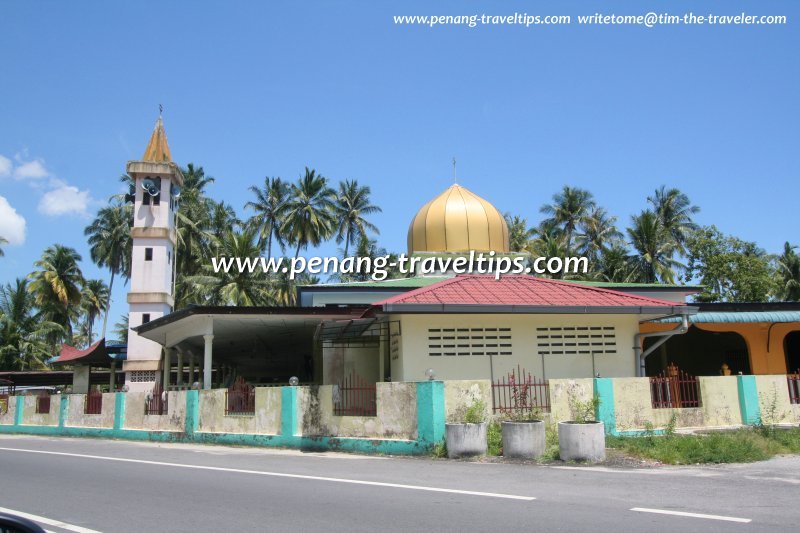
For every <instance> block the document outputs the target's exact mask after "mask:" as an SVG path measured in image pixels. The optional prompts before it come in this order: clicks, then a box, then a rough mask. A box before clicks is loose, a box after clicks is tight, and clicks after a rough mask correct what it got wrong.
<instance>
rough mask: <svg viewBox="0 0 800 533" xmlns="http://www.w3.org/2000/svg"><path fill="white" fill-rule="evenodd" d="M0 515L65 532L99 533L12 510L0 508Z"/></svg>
mask: <svg viewBox="0 0 800 533" xmlns="http://www.w3.org/2000/svg"><path fill="white" fill-rule="evenodd" d="M0 513H9V514H15V515H17V516H21V517H22V518H27V519H28V520H33V521H34V522H38V523H40V524H45V525H47V526H55V527H58V528H61V529H66V530H67V531H75V533H100V532H99V531H95V530H94V529H89V528H86V527H81V526H74V525H72V524H67V523H66V522H62V521H60V520H53V519H52V518H47V517H44V516H39V515H35V514H30V513H23V512H22V511H15V510H14V509H6V508H5V507H0Z"/></svg>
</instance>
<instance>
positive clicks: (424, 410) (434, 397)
mask: <svg viewBox="0 0 800 533" xmlns="http://www.w3.org/2000/svg"><path fill="white" fill-rule="evenodd" d="M444 424H445V411H444V382H443V381H418V382H417V442H419V444H420V445H421V446H423V447H425V448H429V449H430V448H433V447H434V446H435V445H436V444H440V443H442V442H444V434H445V427H444Z"/></svg>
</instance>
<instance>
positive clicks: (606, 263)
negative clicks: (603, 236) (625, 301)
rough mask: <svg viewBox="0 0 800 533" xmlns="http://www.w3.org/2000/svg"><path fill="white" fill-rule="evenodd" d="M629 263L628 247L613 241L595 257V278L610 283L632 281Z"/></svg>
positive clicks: (632, 275) (632, 276) (632, 274)
mask: <svg viewBox="0 0 800 533" xmlns="http://www.w3.org/2000/svg"><path fill="white" fill-rule="evenodd" d="M631 263H632V261H631V259H630V256H629V255H628V249H627V248H625V246H623V245H622V243H621V242H618V243H615V244H613V245H612V246H610V247H608V248H606V249H604V250H603V251H602V253H601V254H600V256H599V257H598V258H597V263H596V267H595V271H596V272H597V278H598V279H599V280H600V281H608V282H612V283H631V282H633V281H634V273H633V271H632V269H631Z"/></svg>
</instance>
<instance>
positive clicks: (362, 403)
mask: <svg viewBox="0 0 800 533" xmlns="http://www.w3.org/2000/svg"><path fill="white" fill-rule="evenodd" d="M377 411H378V408H377V401H376V386H375V383H369V382H368V381H367V380H365V379H364V378H362V377H361V376H359V375H358V374H356V373H355V372H351V373H350V375H349V376H347V377H346V378H344V380H342V382H340V383H339V385H338V391H337V390H334V391H333V414H335V415H338V416H375V415H376V414H377Z"/></svg>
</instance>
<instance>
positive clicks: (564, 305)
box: [375, 274, 697, 314]
mask: <svg viewBox="0 0 800 533" xmlns="http://www.w3.org/2000/svg"><path fill="white" fill-rule="evenodd" d="M375 306H376V307H381V308H382V310H383V311H384V312H412V313H413V312H417V313H431V312H459V313H637V314H691V313H693V312H696V311H697V309H696V308H694V307H689V306H687V305H684V304H677V303H675V302H669V301H666V300H657V299H655V298H647V297H644V296H638V295H635V294H629V293H622V292H618V291H612V290H608V289H601V288H597V287H591V286H587V285H579V284H577V283H570V282H568V281H558V280H552V279H545V278H537V277H535V276H524V275H506V276H501V277H500V278H499V279H495V277H494V276H491V275H472V274H470V275H460V276H455V277H453V278H450V279H447V280H444V281H441V282H439V283H436V284H433V285H429V286H427V287H422V288H420V289H416V290H413V291H410V292H407V293H404V294H399V295H397V296H393V297H391V298H388V299H386V300H383V301H380V302H377V303H376V304H375Z"/></svg>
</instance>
